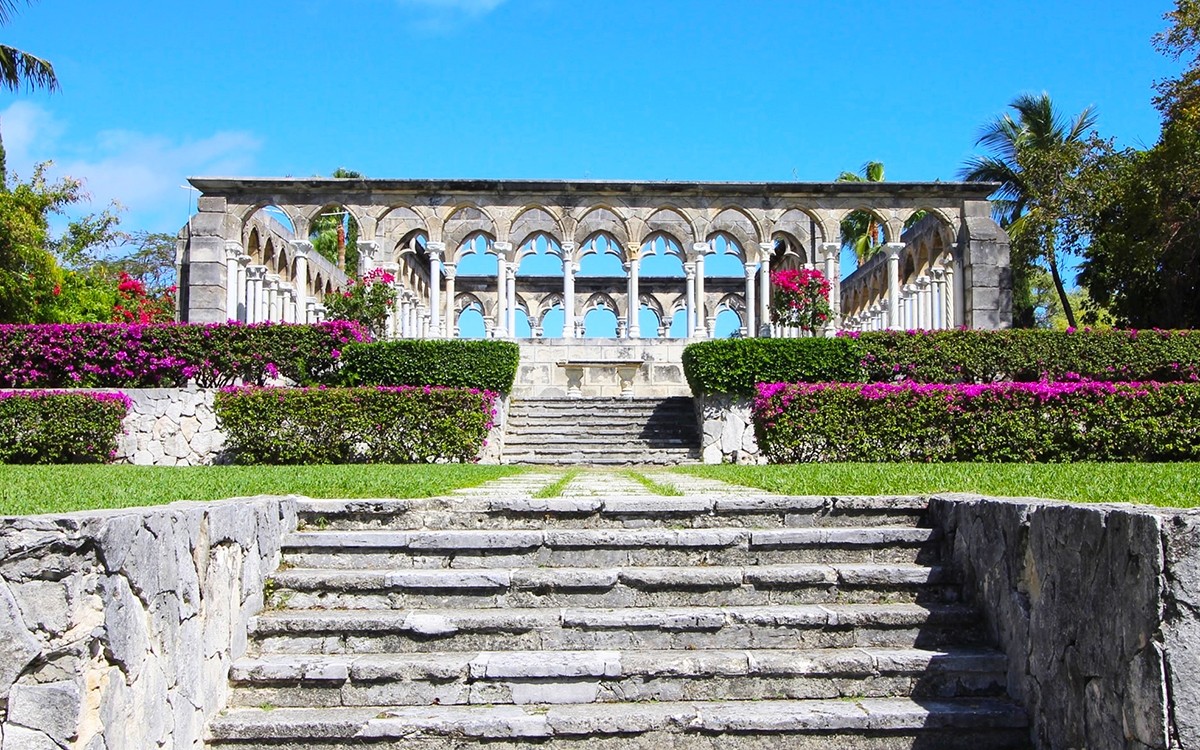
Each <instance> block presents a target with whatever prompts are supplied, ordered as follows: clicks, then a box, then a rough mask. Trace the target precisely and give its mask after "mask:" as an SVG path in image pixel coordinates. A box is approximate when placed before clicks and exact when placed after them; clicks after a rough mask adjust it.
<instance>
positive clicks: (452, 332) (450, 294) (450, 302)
mask: <svg viewBox="0 0 1200 750" xmlns="http://www.w3.org/2000/svg"><path fill="white" fill-rule="evenodd" d="M442 268H443V269H444V270H445V272H446V338H448V339H455V338H458V321H457V320H456V319H455V315H454V313H455V312H456V310H455V309H454V278H455V276H457V274H458V271H457V268H458V266H456V265H455V264H453V263H446V264H445V265H443V266H442Z"/></svg>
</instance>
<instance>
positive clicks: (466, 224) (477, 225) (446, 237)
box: [442, 203, 496, 248]
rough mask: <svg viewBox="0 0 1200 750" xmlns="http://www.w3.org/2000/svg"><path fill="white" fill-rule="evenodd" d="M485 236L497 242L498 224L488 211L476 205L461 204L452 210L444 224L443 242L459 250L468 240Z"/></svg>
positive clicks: (447, 214)
mask: <svg viewBox="0 0 1200 750" xmlns="http://www.w3.org/2000/svg"><path fill="white" fill-rule="evenodd" d="M477 234H485V235H487V236H488V237H490V238H491V239H492V241H495V240H496V222H495V220H494V219H493V218H492V215H491V214H489V213H488V212H487V210H486V209H484V208H482V207H480V206H478V205H476V204H474V203H459V204H457V205H455V206H453V207H451V208H450V210H449V211H448V212H447V213H446V219H445V221H444V222H442V241H443V242H445V243H446V247H453V248H458V246H459V245H461V244H462V243H463V242H464V241H465V240H466V239H467V238H469V237H471V236H474V235H477Z"/></svg>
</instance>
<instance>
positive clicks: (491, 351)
mask: <svg viewBox="0 0 1200 750" xmlns="http://www.w3.org/2000/svg"><path fill="white" fill-rule="evenodd" d="M520 359H521V348H520V347H519V346H518V345H517V344H515V343H514V342H512V341H462V340H437V339H427V340H418V339H405V340H401V341H384V342H374V343H370V344H354V345H352V346H348V347H346V348H345V349H344V350H342V367H341V370H339V371H338V373H337V374H336V376H334V380H331V381H329V382H336V383H339V384H342V385H442V386H452V387H457V388H482V389H485V390H489V391H497V392H500V393H507V392H509V391H510V390H512V384H513V380H514V379H515V378H516V376H517V364H518V363H519V362H520Z"/></svg>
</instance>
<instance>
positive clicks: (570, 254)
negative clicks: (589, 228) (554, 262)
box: [558, 242, 579, 258]
mask: <svg viewBox="0 0 1200 750" xmlns="http://www.w3.org/2000/svg"><path fill="white" fill-rule="evenodd" d="M558 246H559V247H560V248H561V249H562V253H563V256H565V257H567V258H574V256H575V251H576V250H577V249H578V248H579V245H577V244H575V243H574V242H561V243H559V245H558Z"/></svg>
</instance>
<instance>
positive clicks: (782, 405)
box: [753, 382, 1200, 463]
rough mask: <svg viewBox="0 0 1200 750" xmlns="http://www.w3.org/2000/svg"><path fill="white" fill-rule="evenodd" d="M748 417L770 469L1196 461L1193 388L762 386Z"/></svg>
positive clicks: (1197, 415) (1197, 420)
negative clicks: (834, 464)
mask: <svg viewBox="0 0 1200 750" xmlns="http://www.w3.org/2000/svg"><path fill="white" fill-rule="evenodd" d="M753 416H754V424H755V432H756V434H757V436H758V444H759V446H760V447H761V448H762V450H763V452H764V454H765V455H766V456H767V458H768V459H769V460H770V461H772V462H774V463H797V462H804V461H855V462H879V461H997V462H1001V461H1002V462H1009V461H1021V462H1057V461H1195V460H1197V459H1200V384H1198V383H1165V384H1160V383H1096V382H1084V383H1070V382H1063V383H991V384H984V385H964V384H915V383H868V384H857V383H828V384H821V383H816V384H814V383H795V384H791V383H771V384H763V385H761V386H760V387H759V393H758V396H757V397H756V398H755V403H754V411H753Z"/></svg>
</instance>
